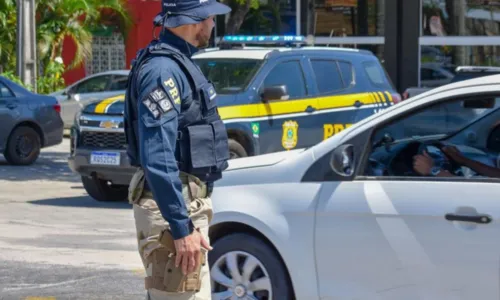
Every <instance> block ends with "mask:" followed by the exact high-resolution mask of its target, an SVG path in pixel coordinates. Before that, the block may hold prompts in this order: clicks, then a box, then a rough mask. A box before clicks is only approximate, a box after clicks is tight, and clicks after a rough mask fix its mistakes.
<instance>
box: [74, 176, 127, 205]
mask: <svg viewBox="0 0 500 300" xmlns="http://www.w3.org/2000/svg"><path fill="white" fill-rule="evenodd" d="M82 183H83V187H84V188H85V190H86V191H87V193H88V194H89V195H90V197H92V198H94V199H95V200H97V201H116V202H117V201H125V200H127V198H128V186H125V185H115V184H108V181H106V180H102V179H99V178H96V177H86V176H82Z"/></svg>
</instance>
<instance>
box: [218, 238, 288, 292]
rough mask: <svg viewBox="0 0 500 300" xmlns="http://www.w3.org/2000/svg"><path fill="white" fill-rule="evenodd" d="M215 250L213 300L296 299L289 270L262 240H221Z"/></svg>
mask: <svg viewBox="0 0 500 300" xmlns="http://www.w3.org/2000/svg"><path fill="white" fill-rule="evenodd" d="M213 248H214V249H213V250H212V251H210V252H209V254H208V261H209V264H210V277H211V284H212V299H217V300H219V299H255V300H264V299H266V300H268V299H278V298H279V299H293V296H292V295H293V293H292V292H291V290H292V288H291V284H290V283H289V280H288V276H286V275H285V274H288V273H287V270H286V268H285V267H284V266H283V263H282V262H281V260H280V258H279V257H278V255H277V254H276V252H275V251H274V250H273V249H272V248H271V247H270V246H269V245H267V244H266V243H265V242H263V241H262V240H260V239H258V238H256V237H254V236H252V235H248V234H244V233H236V234H231V235H228V236H225V237H222V238H220V239H218V240H217V241H216V242H215V243H214V245H213ZM245 297H246V298H245Z"/></svg>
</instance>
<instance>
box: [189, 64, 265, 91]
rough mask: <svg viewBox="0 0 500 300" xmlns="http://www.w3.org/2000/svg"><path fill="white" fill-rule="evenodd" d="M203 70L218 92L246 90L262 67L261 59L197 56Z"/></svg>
mask: <svg viewBox="0 0 500 300" xmlns="http://www.w3.org/2000/svg"><path fill="white" fill-rule="evenodd" d="M194 61H195V62H196V63H197V64H198V66H199V67H200V69H201V71H202V72H203V74H205V76H207V78H208V80H210V81H212V83H213V84H214V85H215V90H216V91H217V93H218V94H236V93H239V92H241V91H243V90H245V89H246V88H247V86H248V84H249V83H250V81H251V80H252V78H253V77H254V75H255V73H257V70H258V69H259V68H260V66H261V64H262V63H263V60H261V59H236V58H210V59H208V58H195V59H194Z"/></svg>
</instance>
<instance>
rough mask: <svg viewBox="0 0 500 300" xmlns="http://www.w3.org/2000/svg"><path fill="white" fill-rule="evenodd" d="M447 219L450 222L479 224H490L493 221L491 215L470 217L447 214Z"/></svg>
mask: <svg viewBox="0 0 500 300" xmlns="http://www.w3.org/2000/svg"><path fill="white" fill-rule="evenodd" d="M445 218H446V220H448V221H462V222H470V223H478V224H489V223H491V221H492V218H491V216H489V215H475V216H468V215H459V214H446V215H445Z"/></svg>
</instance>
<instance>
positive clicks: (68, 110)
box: [49, 70, 130, 129]
mask: <svg viewBox="0 0 500 300" xmlns="http://www.w3.org/2000/svg"><path fill="white" fill-rule="evenodd" d="M129 72H130V71H129V70H113V71H107V72H101V73H97V74H93V75H90V76H87V77H85V78H83V79H81V80H79V81H77V82H75V83H73V84H72V85H70V86H68V87H67V88H65V89H63V90H60V91H57V92H54V93H52V94H49V96H53V97H56V98H57V100H58V101H59V103H61V116H62V119H63V122H64V128H65V129H69V128H71V126H72V125H73V121H74V119H75V114H76V113H77V112H79V111H80V110H81V109H82V107H83V106H84V105H85V104H88V103H89V102H91V101H97V100H101V99H104V98H109V97H112V96H115V95H121V94H125V90H126V88H127V80H128V74H129Z"/></svg>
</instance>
